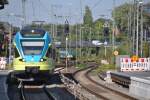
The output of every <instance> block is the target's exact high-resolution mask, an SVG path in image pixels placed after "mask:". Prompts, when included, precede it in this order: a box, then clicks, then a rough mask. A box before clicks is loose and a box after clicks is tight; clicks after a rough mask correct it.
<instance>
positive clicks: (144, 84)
mask: <svg viewBox="0 0 150 100" xmlns="http://www.w3.org/2000/svg"><path fill="white" fill-rule="evenodd" d="M111 75H112V77H114V76H117V79H116V80H118V79H120V80H123V81H130V82H129V93H130V94H132V95H135V96H138V97H141V98H143V99H150V90H149V88H150V71H147V72H111ZM118 77H120V78H118ZM115 78H116V77H115ZM122 83H124V82H122Z"/></svg>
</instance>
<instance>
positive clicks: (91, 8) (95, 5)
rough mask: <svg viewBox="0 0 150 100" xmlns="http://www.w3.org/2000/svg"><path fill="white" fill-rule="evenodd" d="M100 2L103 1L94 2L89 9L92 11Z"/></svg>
mask: <svg viewBox="0 0 150 100" xmlns="http://www.w3.org/2000/svg"><path fill="white" fill-rule="evenodd" d="M102 1H103V0H99V1H98V2H96V3H95V4H94V5H93V7H92V8H91V9H92V10H93V9H94V8H96V7H97V6H98V5H99V4H100V3H101V2H102Z"/></svg>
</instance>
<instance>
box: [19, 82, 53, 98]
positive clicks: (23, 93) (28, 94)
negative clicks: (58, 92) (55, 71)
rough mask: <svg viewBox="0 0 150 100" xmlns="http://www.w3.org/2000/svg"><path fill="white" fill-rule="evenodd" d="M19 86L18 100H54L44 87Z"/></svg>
mask: <svg viewBox="0 0 150 100" xmlns="http://www.w3.org/2000/svg"><path fill="white" fill-rule="evenodd" d="M25 87H26V86H25V85H23V84H22V85H21V87H20V100H55V98H54V97H53V96H52V95H51V94H50V93H49V91H48V90H47V89H46V87H45V86H43V87H40V88H39V87H38V88H37V87H36V88H35V86H27V87H28V88H25Z"/></svg>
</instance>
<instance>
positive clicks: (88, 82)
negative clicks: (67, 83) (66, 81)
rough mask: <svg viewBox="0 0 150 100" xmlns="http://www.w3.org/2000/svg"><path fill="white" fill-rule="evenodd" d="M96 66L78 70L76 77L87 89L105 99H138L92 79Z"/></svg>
mask: <svg viewBox="0 0 150 100" xmlns="http://www.w3.org/2000/svg"><path fill="white" fill-rule="evenodd" d="M94 68H95V67H89V68H88V69H85V70H81V71H78V72H77V73H76V74H75V78H76V79H77V80H78V81H79V82H80V84H81V85H82V86H83V87H84V88H85V89H86V90H87V91H89V92H90V93H91V94H94V95H95V96H97V97H98V98H100V99H103V100H136V99H135V98H134V97H131V96H128V95H125V94H123V93H120V92H118V91H115V90H112V89H110V88H108V87H106V86H105V85H102V84H100V83H97V82H96V81H94V80H92V79H91V78H90V76H89V73H90V72H91V70H93V69H94Z"/></svg>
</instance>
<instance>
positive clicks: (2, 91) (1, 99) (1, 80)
mask: <svg viewBox="0 0 150 100" xmlns="http://www.w3.org/2000/svg"><path fill="white" fill-rule="evenodd" d="M8 73H9V71H6V70H0V100H9V98H8V96H7V84H6V78H7V75H8Z"/></svg>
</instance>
